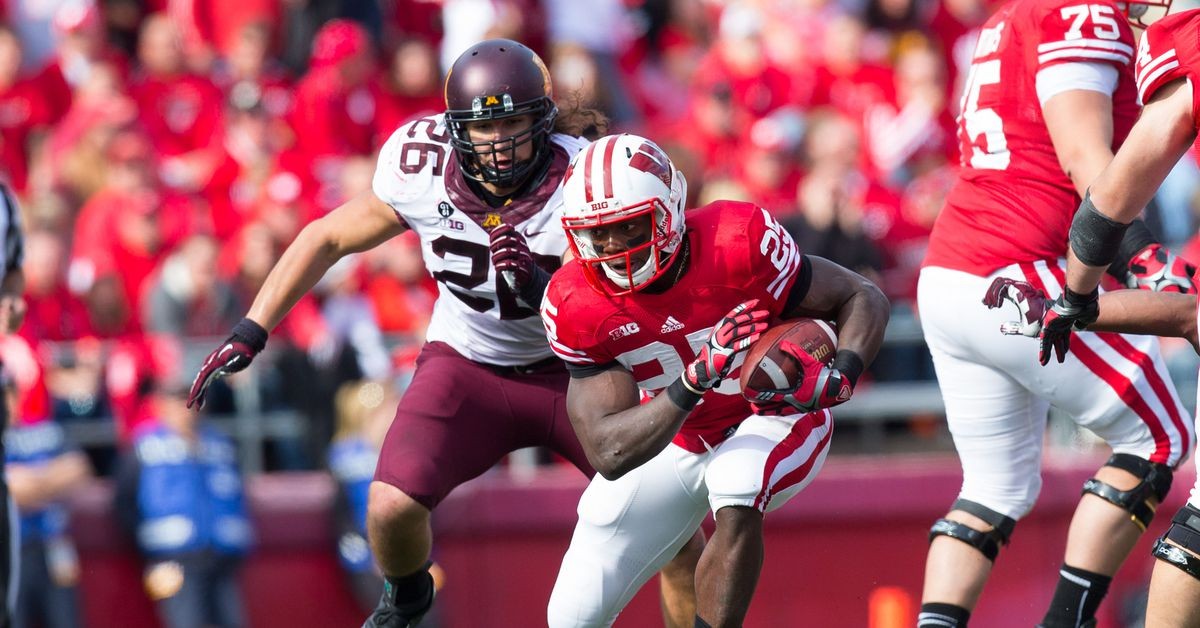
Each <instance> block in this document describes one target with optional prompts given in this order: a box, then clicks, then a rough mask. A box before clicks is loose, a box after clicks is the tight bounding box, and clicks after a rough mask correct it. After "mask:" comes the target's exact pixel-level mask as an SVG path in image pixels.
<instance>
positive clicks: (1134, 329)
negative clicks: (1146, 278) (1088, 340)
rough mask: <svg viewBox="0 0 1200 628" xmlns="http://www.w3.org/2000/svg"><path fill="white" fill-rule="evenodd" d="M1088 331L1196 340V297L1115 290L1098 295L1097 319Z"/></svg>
mask: <svg viewBox="0 0 1200 628" xmlns="http://www.w3.org/2000/svg"><path fill="white" fill-rule="evenodd" d="M1088 330H1089V331H1111V332H1118V333H1125V334H1146V335H1150V336H1165V337H1173V338H1186V339H1187V340H1188V342H1190V343H1192V347H1193V348H1195V349H1196V350H1197V351H1198V352H1200V345H1198V344H1197V339H1196V295H1194V294H1179V293H1174V292H1161V293H1156V292H1150V291H1148V290H1114V291H1113V292H1105V293H1104V294H1102V295H1100V316H1099V318H1097V319H1096V322H1095V323H1092V324H1091V325H1090V326H1088Z"/></svg>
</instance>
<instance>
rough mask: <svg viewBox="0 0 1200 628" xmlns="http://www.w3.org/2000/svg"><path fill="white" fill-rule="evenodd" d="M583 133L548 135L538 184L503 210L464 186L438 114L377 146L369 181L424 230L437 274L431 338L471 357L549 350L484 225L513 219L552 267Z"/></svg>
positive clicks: (510, 358) (424, 245) (508, 359)
mask: <svg viewBox="0 0 1200 628" xmlns="http://www.w3.org/2000/svg"><path fill="white" fill-rule="evenodd" d="M586 145H587V140H584V139H580V138H576V137H571V136H569V135H562V134H557V133H556V134H554V135H552V136H551V147H552V149H553V159H552V160H551V164H550V167H549V170H548V172H547V173H546V175H545V177H544V179H543V181H542V183H541V184H540V185H539V186H538V187H537V189H535V190H533V191H532V192H529V193H527V194H525V195H524V196H523V197H521V198H517V199H513V201H512V202H510V203H509V205H507V206H505V207H503V208H499V209H497V208H493V207H489V206H488V205H487V204H486V203H485V202H483V201H482V200H481V199H479V197H477V196H476V195H475V194H474V193H473V192H472V191H471V190H470V188H469V187H468V186H467V183H466V180H465V179H464V178H463V175H462V172H461V169H460V167H459V164H458V160H457V159H456V158H455V156H454V149H453V148H452V147H451V146H450V132H449V131H448V130H447V129H446V126H445V124H444V122H443V120H442V116H441V115H437V116H431V117H428V118H421V119H418V120H414V121H412V122H410V123H408V124H406V125H404V126H402V127H400V128H399V129H397V130H396V132H395V133H392V136H391V138H389V139H388V141H387V143H386V144H384V146H383V150H382V151H381V152H380V154H379V163H378V164H377V165H376V168H375V178H374V180H373V182H372V188H373V189H374V192H375V195H376V196H378V197H379V198H380V199H382V200H383V201H384V202H386V203H387V204H388V205H391V207H392V209H393V210H395V211H396V214H397V215H398V216H399V217H400V219H401V220H403V221H404V222H405V224H407V225H408V226H409V228H411V229H412V230H413V231H415V232H416V233H417V235H418V236H420V238H421V252H422V255H423V256H424V258H425V268H426V269H428V270H429V272H430V274H432V275H433V277H434V279H436V280H437V282H438V298H437V301H436V302H435V303H434V306H433V317H432V318H431V319H430V322H429V328H428V330H427V331H426V340H428V341H435V340H437V341H441V342H445V343H446V344H448V345H450V346H451V347H454V349H455V350H456V351H458V352H459V353H461V354H462V355H463V356H466V357H467V358H469V359H471V360H475V361H478V362H484V363H487V364H495V365H499V366H515V365H521V364H529V363H531V362H536V361H538V360H542V359H544V358H548V357H550V356H551V355H553V354H552V353H551V351H550V346H549V344H548V343H547V341H546V331H545V329H544V328H543V327H542V323H541V319H540V317H539V315H538V309H537V308H538V305H539V304H536V303H535V304H533V307H529V306H528V305H526V304H525V303H522V302H521V301H520V300H518V299H517V297H516V295H514V294H513V293H512V291H511V290H509V288H508V284H506V283H505V282H504V279H503V278H502V277H501V276H500V274H499V273H498V272H496V270H495V269H494V268H493V267H492V256H491V250H490V249H489V242H490V239H489V236H488V232H489V231H490V230H491V229H492V228H494V227H496V226H497V225H499V224H500V223H502V222H503V223H508V224H511V225H513V226H514V227H516V228H517V230H518V231H520V232H521V233H522V234H524V236H525V240H526V242H528V244H529V250H530V251H531V252H532V253H533V255H534V258H535V259H536V260H537V263H538V265H539V266H541V267H542V268H543V269H545V270H547V271H550V272H552V271H553V270H554V269H557V268H558V266H559V264H560V260H561V258H562V255H563V252H564V251H566V250H567V239H566V233H565V232H564V231H563V228H562V222H561V219H562V185H561V184H562V179H563V175H564V173H565V171H566V168H567V164H568V163H569V162H570V160H571V157H573V156H574V155H575V153H577V152H579V151H580V150H581V149H582V148H583V147H584V146H586Z"/></svg>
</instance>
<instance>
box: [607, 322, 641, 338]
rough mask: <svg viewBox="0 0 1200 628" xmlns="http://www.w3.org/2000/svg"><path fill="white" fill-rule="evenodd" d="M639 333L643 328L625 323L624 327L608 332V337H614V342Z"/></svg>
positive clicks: (635, 324)
mask: <svg viewBox="0 0 1200 628" xmlns="http://www.w3.org/2000/svg"><path fill="white" fill-rule="evenodd" d="M639 331H641V328H639V327H638V324H637V323H625V324H624V325H621V326H620V327H618V328H616V329H614V330H612V331H610V332H608V335H609V336H610V337H612V339H613V340H618V339H620V338H624V337H625V336H632V335H633V334H636V333H638V332H639Z"/></svg>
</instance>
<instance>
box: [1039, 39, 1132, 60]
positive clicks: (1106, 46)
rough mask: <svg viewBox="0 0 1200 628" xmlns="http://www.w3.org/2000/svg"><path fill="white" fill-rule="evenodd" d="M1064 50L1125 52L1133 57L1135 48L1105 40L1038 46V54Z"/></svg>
mask: <svg viewBox="0 0 1200 628" xmlns="http://www.w3.org/2000/svg"><path fill="white" fill-rule="evenodd" d="M1063 48H1095V49H1098V50H1111V51H1113V52H1124V53H1125V54H1127V55H1130V56H1132V55H1133V46H1130V45H1129V44H1125V43H1121V42H1119V41H1105V40H1103V39H1068V40H1065V41H1055V42H1050V43H1048V44H1041V45H1039V46H1038V50H1037V51H1038V54H1041V53H1043V52H1050V51H1052V50H1061V49H1063Z"/></svg>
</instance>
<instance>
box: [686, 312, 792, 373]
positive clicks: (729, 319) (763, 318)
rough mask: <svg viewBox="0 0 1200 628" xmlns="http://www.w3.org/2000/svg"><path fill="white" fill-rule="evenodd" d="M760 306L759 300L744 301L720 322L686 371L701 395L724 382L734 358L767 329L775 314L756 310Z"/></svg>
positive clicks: (731, 367)
mask: <svg viewBox="0 0 1200 628" xmlns="http://www.w3.org/2000/svg"><path fill="white" fill-rule="evenodd" d="M757 305H758V299H751V300H749V301H746V302H745V303H741V304H739V305H738V306H737V307H735V308H733V309H732V310H730V311H729V313H728V314H726V315H725V317H724V318H722V319H721V320H720V321H719V322H717V325H716V327H713V330H712V333H711V334H709V336H708V341H707V342H705V343H704V346H702V347H700V352H699V353H697V354H696V359H695V360H694V361H692V362H691V363H690V364H688V365H687V368H685V369H684V371H683V375H682V379H683V383H684V385H685V386H687V388H688V389H689V390H691V391H692V392H694V393H696V394H698V395H699V394H703V393H704V392H705V391H708V390H711V389H713V388H715V387H716V386H718V385H720V383H721V381H722V380H724V379H725V378H726V377H728V376H729V371H731V370H733V362H734V358H735V357H736V356H737V355H738V354H739V353H741V352H743V351H745V350H746V349H748V348H750V345H751V344H753V343H754V341H755V340H758V337H759V336H760V335H762V332H764V331H766V329H767V318H769V317H770V315H771V313H770V312H768V311H767V310H756V309H754V308H755V306H757Z"/></svg>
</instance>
